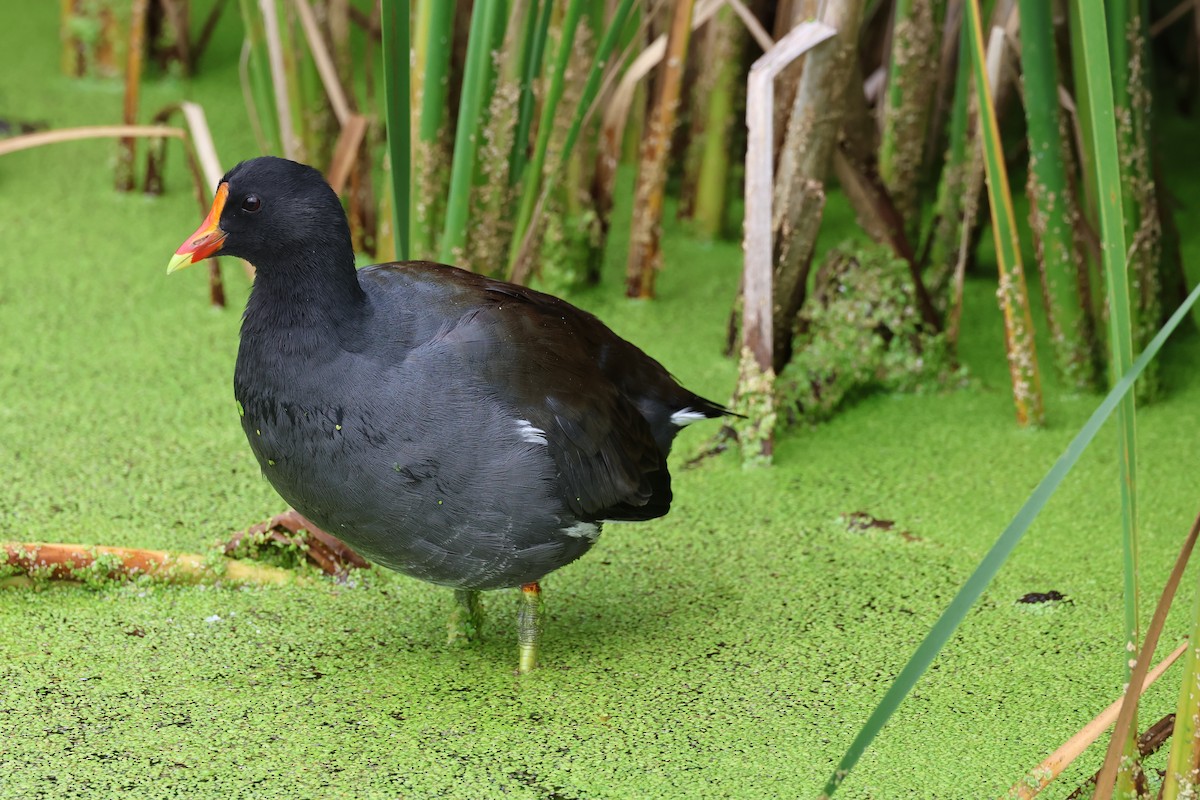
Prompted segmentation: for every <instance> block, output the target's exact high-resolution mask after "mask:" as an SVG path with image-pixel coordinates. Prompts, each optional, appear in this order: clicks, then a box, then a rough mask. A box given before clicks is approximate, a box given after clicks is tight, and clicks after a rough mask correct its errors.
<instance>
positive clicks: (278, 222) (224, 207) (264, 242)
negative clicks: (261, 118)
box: [167, 156, 352, 273]
mask: <svg viewBox="0 0 1200 800" xmlns="http://www.w3.org/2000/svg"><path fill="white" fill-rule="evenodd" d="M331 247H333V248H337V249H338V250H341V249H345V250H349V249H350V231H349V227H348V226H347V224H346V214H345V212H344V211H343V210H342V205H341V202H340V201H339V200H338V197H337V195H336V194H334V191H333V189H331V188H330V187H329V184H328V183H326V181H325V179H324V178H323V177H322V176H321V173H320V172H318V171H317V170H315V169H313V168H312V167H310V166H307V165H305V164H299V163H297V162H295V161H289V160H287V159H285V158H275V157H272V156H264V157H262V158H253V159H250V160H249V161H243V162H242V163H240V164H238V165H237V166H236V167H234V168H233V169H231V170H229V172H227V173H225V177H223V178H222V179H221V182H220V184H219V185H218V186H217V194H216V197H215V198H214V200H213V204H212V208H211V209H209V212H208V216H207V217H205V218H204V222H203V223H201V224H200V227H199V228H198V229H197V230H196V232H195V233H193V234H192V235H191V236H189V237H188V238H187V240H186V241H185V242H184V243H183V244H182V245H180V246H179V249H178V250H176V251H175V256H174V257H173V258H172V259H171V262H170V263H169V264H168V265H167V272H168V273H171V272H175V271H176V270H180V269H183V268H184V267H187V266H189V265H191V264H194V263H196V262H198V261H201V260H203V259H205V258H209V257H210V256H216V255H230V256H237V257H239V258H244V259H246V260H247V261H249V262H250V263H251V264H254V266H255V267H258V268H259V269H264V268H270V267H271V266H272V265H273V264H275V263H279V262H282V263H287V261H288V260H289V259H294V258H296V257H297V256H298V254H302V253H312V254H314V255H315V254H316V253H323V252H326V251H327V250H328V249H329V248H331ZM351 257H352V256H351Z"/></svg>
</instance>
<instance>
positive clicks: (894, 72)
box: [879, 0, 946, 238]
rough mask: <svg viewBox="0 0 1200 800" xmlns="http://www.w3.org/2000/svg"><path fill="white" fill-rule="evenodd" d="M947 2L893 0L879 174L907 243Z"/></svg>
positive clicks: (914, 221)
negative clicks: (889, 59) (890, 45)
mask: <svg viewBox="0 0 1200 800" xmlns="http://www.w3.org/2000/svg"><path fill="white" fill-rule="evenodd" d="M945 13H946V0H897V2H896V5H895V7H894V9H893V16H892V20H893V22H892V39H891V41H892V47H891V63H890V65H889V67H888V83H887V91H886V92H885V93H884V96H883V126H882V127H883V130H882V136H881V138H880V143H879V175H880V177H881V178H882V179H883V183H884V185H885V186H886V187H887V190H888V194H890V195H891V197H892V201H893V202H894V203H895V206H896V210H897V211H898V212H899V213H900V217H901V219H902V220H904V229H905V233H907V234H908V236H909V237H910V238H912V237H913V236H915V234H916V233H917V231H918V230H919V228H920V221H921V215H920V210H919V209H920V199H921V198H920V187H921V184H922V180H921V179H922V175H921V168H922V166H923V161H924V153H925V142H926V140H927V139H928V130H929V123H930V113H931V111H932V108H933V96H934V91H935V90H936V89H937V85H938V84H937V81H936V80H932V79H931V77H930V76H932V75H933V74H934V70H936V69H937V61H938V45H939V41H938V34H939V33H940V32H941V21H942V18H943V17H944V16H945Z"/></svg>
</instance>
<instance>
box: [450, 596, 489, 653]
mask: <svg viewBox="0 0 1200 800" xmlns="http://www.w3.org/2000/svg"><path fill="white" fill-rule="evenodd" d="M454 601H455V604H456V605H455V608H454V611H452V612H451V613H450V622H449V623H448V624H447V626H446V628H447V636H446V644H457V643H460V642H464V643H465V642H473V641H475V640H476V639H478V638H479V636H480V634H481V633H483V601H481V600H480V599H479V591H478V590H477V589H455V590H454Z"/></svg>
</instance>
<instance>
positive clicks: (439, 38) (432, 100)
mask: <svg viewBox="0 0 1200 800" xmlns="http://www.w3.org/2000/svg"><path fill="white" fill-rule="evenodd" d="M454 11H455V3H448V2H445V0H418V2H417V10H416V16H415V30H414V31H413V34H414V36H413V65H412V68H413V75H412V78H413V80H412V89H413V98H414V101H415V102H416V103H417V104H418V106H419V107H418V109H417V121H416V130H415V135H416V142H415V144H414V147H413V151H412V152H413V154H412V158H413V164H412V181H411V185H412V188H411V189H410V191H411V194H412V216H411V219H410V220H409V231H410V238H409V246H410V252H411V254H412V256H411V257H416V258H430V257H433V256H434V254H435V253H436V252H437V239H438V232H439V231H440V230H441V224H442V211H443V204H444V203H445V201H446V183H447V180H448V177H449V176H448V173H449V165H450V156H449V145H448V144H447V140H448V136H447V134H446V127H447V124H446V105H447V102H446V99H447V96H448V95H449V93H450V53H451V51H452V50H453V49H454V48H453V39H454Z"/></svg>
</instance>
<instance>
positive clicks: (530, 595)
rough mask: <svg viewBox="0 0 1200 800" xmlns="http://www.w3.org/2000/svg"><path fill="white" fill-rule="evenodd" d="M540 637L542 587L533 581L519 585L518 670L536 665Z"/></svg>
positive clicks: (528, 668)
mask: <svg viewBox="0 0 1200 800" xmlns="http://www.w3.org/2000/svg"><path fill="white" fill-rule="evenodd" d="M541 638H542V587H540V586H538V584H537V581H534V582H533V583H527V584H525V585H524V586H522V587H521V607H520V610H519V611H517V644H518V646H519V647H520V651H521V660H520V662H519V664H518V667H517V671H518V672H520V673H526V672H530V671H532V670H533V668H534V667H536V666H537V656H538V642H540V641H541Z"/></svg>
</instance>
